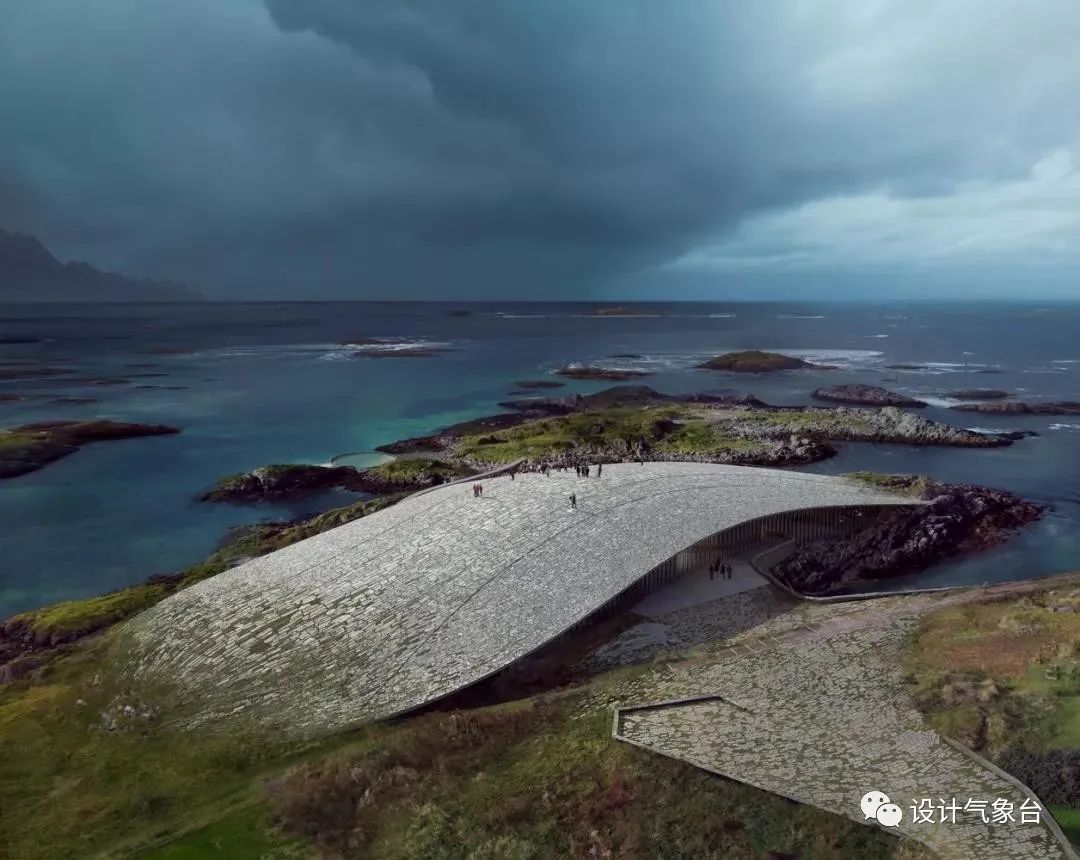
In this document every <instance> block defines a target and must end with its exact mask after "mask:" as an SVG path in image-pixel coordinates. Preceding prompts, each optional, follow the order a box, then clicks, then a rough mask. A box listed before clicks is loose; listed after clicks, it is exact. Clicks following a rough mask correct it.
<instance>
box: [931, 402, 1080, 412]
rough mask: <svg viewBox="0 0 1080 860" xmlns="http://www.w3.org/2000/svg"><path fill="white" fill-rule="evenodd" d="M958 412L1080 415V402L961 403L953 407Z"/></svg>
mask: <svg viewBox="0 0 1080 860" xmlns="http://www.w3.org/2000/svg"><path fill="white" fill-rule="evenodd" d="M951 408H952V409H955V410H956V411H957V412H980V413H984V414H987V415H1080V401H1075V400H1059V401H1047V402H1045V403H1021V402H1019V401H1012V400H1010V401H1005V402H1002V401H995V402H992V403H959V404H957V405H956V406H953V407H951Z"/></svg>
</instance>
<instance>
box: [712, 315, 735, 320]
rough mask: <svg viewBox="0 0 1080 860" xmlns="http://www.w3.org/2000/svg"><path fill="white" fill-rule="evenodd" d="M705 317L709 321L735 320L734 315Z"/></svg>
mask: <svg viewBox="0 0 1080 860" xmlns="http://www.w3.org/2000/svg"><path fill="white" fill-rule="evenodd" d="M706 316H707V318H708V319H711V320H730V319H734V318H735V314H706Z"/></svg>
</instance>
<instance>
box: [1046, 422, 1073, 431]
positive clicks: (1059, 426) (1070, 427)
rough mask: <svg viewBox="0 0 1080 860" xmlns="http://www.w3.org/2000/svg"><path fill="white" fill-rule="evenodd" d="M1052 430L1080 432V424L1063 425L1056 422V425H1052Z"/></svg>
mask: <svg viewBox="0 0 1080 860" xmlns="http://www.w3.org/2000/svg"><path fill="white" fill-rule="evenodd" d="M1050 429H1051V430H1073V431H1076V430H1080V424H1063V423H1060V422H1055V423H1054V424H1051V425H1050Z"/></svg>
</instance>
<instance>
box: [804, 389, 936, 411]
mask: <svg viewBox="0 0 1080 860" xmlns="http://www.w3.org/2000/svg"><path fill="white" fill-rule="evenodd" d="M813 396H814V397H816V398H817V399H818V400H831V401H833V402H835V403H854V404H859V405H862V406H906V407H913V408H919V407H923V406H926V404H925V403H923V401H921V400H915V399H914V398H912V397H907V396H906V395H903V394H897V393H896V392H894V391H889V390H888V389H886V388H879V387H877V386H875V385H827V386H825V387H824V388H818V389H817V390H816V391H814V393H813Z"/></svg>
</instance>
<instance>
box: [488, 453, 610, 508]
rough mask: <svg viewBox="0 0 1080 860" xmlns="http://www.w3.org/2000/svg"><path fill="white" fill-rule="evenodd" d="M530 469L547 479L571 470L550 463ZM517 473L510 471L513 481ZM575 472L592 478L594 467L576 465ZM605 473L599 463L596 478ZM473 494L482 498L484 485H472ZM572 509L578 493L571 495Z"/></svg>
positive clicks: (528, 467) (575, 504)
mask: <svg viewBox="0 0 1080 860" xmlns="http://www.w3.org/2000/svg"><path fill="white" fill-rule="evenodd" d="M530 467H531V468H532V469H535V470H536V471H538V472H540V474H542V475H544V476H545V477H550V475H551V471H552V469H555V470H559V471H561V470H563V469H569V468H570V467H569V466H566V465H561V464H557V465H555V466H552V465H551V464H550V463H546V462H545V463H540V464H539V466H537V465H534V464H530V465H527V466H525V469H526V471H528V470H529V469H530ZM516 471H517V469H511V470H510V471H509V475H510V480H511V481H512V480H514V473H515V472H516ZM574 471H575V472H576V473H577V476H578V477H579V478H588V477H591V476H592V466H591V465H589V464H588V463H578V464H575V466H574ZM603 473H604V464H603V463H597V464H596V477H598V478H599V477H600V476H601V475H602V474H603ZM472 494H473V498H474V499H479V498H482V497H483V495H484V485H483V484H473V485H472ZM570 507H571V508H572V509H574V510H576V509H577V493H571V494H570Z"/></svg>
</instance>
